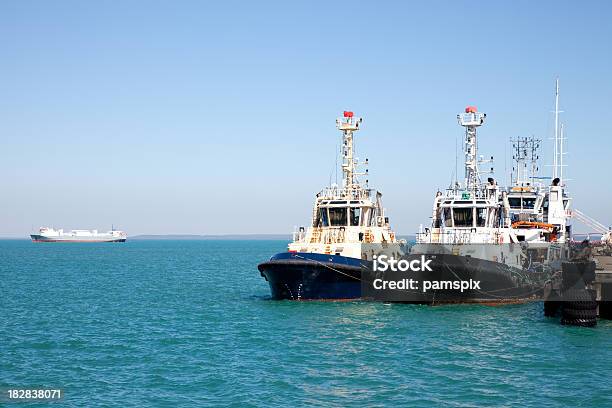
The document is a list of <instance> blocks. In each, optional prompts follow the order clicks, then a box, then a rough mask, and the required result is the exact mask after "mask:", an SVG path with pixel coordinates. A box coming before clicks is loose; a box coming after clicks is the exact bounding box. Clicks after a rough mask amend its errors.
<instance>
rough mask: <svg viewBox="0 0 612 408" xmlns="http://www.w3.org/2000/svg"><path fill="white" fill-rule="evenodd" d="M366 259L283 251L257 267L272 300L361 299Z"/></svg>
mask: <svg viewBox="0 0 612 408" xmlns="http://www.w3.org/2000/svg"><path fill="white" fill-rule="evenodd" d="M368 267H369V263H368V262H367V261H362V260H361V259H357V258H349V257H346V256H340V255H325V254H315V253H305V252H282V253H279V254H276V255H274V256H273V257H272V258H270V260H269V261H268V262H264V263H262V264H260V265H259V266H258V267H257V268H258V269H259V272H260V274H261V276H263V277H264V278H265V279H266V280H267V281H268V284H269V285H270V291H271V294H272V298H273V299H291V300H316V299H320V300H342V299H358V298H361V273H362V271H363V270H365V268H368Z"/></svg>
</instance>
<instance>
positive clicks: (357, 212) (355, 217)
mask: <svg viewBox="0 0 612 408" xmlns="http://www.w3.org/2000/svg"><path fill="white" fill-rule="evenodd" d="M360 216H361V208H359V207H357V208H355V207H351V218H350V220H351V226H353V227H357V226H359V217H360Z"/></svg>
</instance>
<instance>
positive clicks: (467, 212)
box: [453, 207, 474, 227]
mask: <svg viewBox="0 0 612 408" xmlns="http://www.w3.org/2000/svg"><path fill="white" fill-rule="evenodd" d="M453 218H454V221H455V227H472V226H473V225H474V215H473V208H471V207H467V208H453Z"/></svg>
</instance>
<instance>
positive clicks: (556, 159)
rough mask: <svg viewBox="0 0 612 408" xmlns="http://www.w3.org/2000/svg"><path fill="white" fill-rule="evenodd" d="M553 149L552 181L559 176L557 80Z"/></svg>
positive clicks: (556, 83)
mask: <svg viewBox="0 0 612 408" xmlns="http://www.w3.org/2000/svg"><path fill="white" fill-rule="evenodd" d="M554 142H555V147H554V157H553V179H556V178H557V177H558V176H559V169H558V165H559V78H558V77H557V79H556V81H555V138H554Z"/></svg>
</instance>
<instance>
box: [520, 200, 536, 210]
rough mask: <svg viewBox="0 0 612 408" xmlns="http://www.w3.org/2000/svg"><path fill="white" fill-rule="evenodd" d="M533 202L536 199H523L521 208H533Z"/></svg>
mask: <svg viewBox="0 0 612 408" xmlns="http://www.w3.org/2000/svg"><path fill="white" fill-rule="evenodd" d="M535 202H536V199H535V198H532V197H529V198H523V208H533V207H535Z"/></svg>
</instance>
